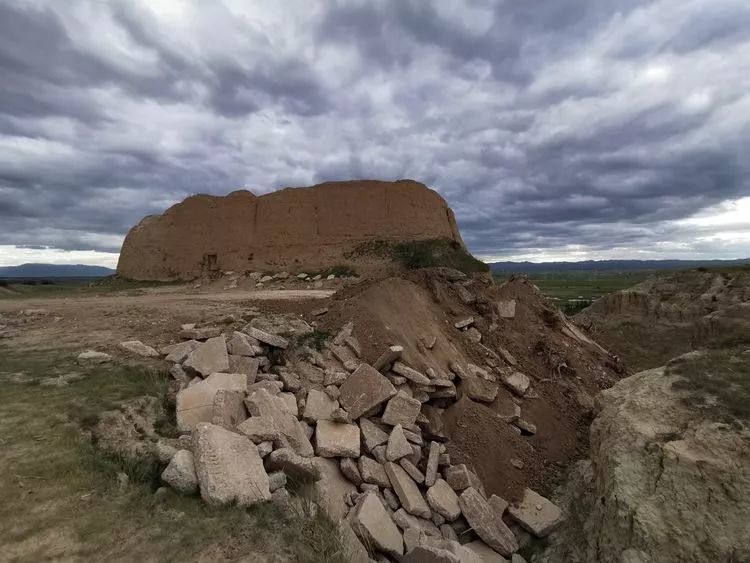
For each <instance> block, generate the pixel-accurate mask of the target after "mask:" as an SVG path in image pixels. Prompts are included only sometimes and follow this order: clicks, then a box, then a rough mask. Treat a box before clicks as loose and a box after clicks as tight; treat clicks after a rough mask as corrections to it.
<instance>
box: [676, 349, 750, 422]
mask: <svg viewBox="0 0 750 563" xmlns="http://www.w3.org/2000/svg"><path fill="white" fill-rule="evenodd" d="M746 351H747V347H746V346H740V347H737V348H732V349H715V350H706V351H704V352H703V353H701V354H700V355H695V356H688V357H686V358H682V359H678V360H676V361H673V362H671V363H669V364H668V365H667V369H666V374H667V375H678V376H680V378H681V379H679V380H677V381H675V382H674V383H673V384H672V387H673V388H674V389H679V390H681V391H687V395H686V396H685V398H684V400H685V402H686V403H688V404H690V405H691V406H692V407H694V408H697V409H700V410H702V411H704V412H705V413H707V414H708V415H711V416H715V417H717V418H718V419H720V420H723V421H725V422H741V423H745V424H746V423H747V422H748V421H750V353H747V352H746Z"/></svg>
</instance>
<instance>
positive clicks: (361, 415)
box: [123, 319, 562, 561]
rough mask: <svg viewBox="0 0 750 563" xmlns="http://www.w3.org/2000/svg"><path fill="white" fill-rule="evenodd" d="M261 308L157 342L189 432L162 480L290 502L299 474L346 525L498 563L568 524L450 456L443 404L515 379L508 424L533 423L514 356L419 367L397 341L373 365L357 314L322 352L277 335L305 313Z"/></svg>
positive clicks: (217, 498) (384, 543)
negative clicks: (286, 321) (242, 322)
mask: <svg viewBox="0 0 750 563" xmlns="http://www.w3.org/2000/svg"><path fill="white" fill-rule="evenodd" d="M258 320H259V319H254V320H253V321H251V322H250V323H249V324H247V325H246V326H245V327H243V328H242V329H241V330H239V331H234V330H230V331H225V332H222V329H221V328H218V327H211V326H203V327H196V326H193V325H184V326H183V327H182V330H181V332H180V337H181V341H180V342H178V343H175V344H172V345H169V346H166V347H164V348H162V349H160V350H159V351H158V353H161V354H162V355H164V356H165V359H166V360H167V361H169V362H171V363H172V364H173V365H172V367H171V368H170V374H171V375H172V377H173V378H174V379H175V381H176V382H177V386H178V387H179V390H178V391H177V394H176V411H175V417H176V424H177V427H178V428H179V430H180V431H181V432H182V433H183V435H182V436H180V438H178V439H177V440H176V441H175V444H174V445H170V446H164V444H162V445H161V446H158V447H160V448H161V451H162V452H164V451H165V450H166V451H168V452H169V455H163V454H162V459H163V460H164V461H165V462H168V465H167V467H166V469H165V470H164V472H163V473H162V476H161V478H162V481H163V482H164V483H165V484H166V485H168V486H170V487H172V488H173V489H174V490H176V491H179V492H181V493H187V494H190V493H198V492H199V493H200V496H201V497H202V499H203V500H204V501H205V502H207V503H211V504H230V503H231V504H238V505H241V506H250V505H253V504H255V503H258V502H265V501H272V502H277V503H281V504H282V505H284V504H285V503H289V502H291V497H290V494H289V492H288V490H287V485H288V484H289V483H295V484H298V485H301V486H302V490H304V491H307V492H309V493H310V496H311V498H314V499H316V501H317V503H318V504H319V505H320V507H321V508H322V509H323V510H324V511H325V512H326V513H327V514H328V516H329V517H330V518H331V519H332V520H333V521H335V522H341V527H342V528H347V531H353V532H354V535H352V534H346V533H342V537H348V538H349V541H350V542H352V541H354V540H353V539H352V538H354V537H357V538H359V541H360V542H361V544H362V546H367V547H368V548H369V549H370V551H371V553H372V554H373V555H374V554H375V552H377V553H378V554H380V555H381V556H388V557H392V558H395V557H401V556H403V557H404V558H403V560H404V561H424V560H433V559H435V558H439V557H443V558H444V559H435V560H446V561H502V560H504V559H503V558H504V557H510V556H511V555H512V554H514V553H515V552H516V551H517V550H518V549H519V541H521V542H524V541H525V540H526V538H527V537H528V536H527V535H528V534H529V533H530V534H533V535H536V536H538V537H543V536H546V535H547V534H549V533H550V532H551V531H552V530H554V529H555V527H556V526H557V525H558V524H560V522H561V521H562V514H561V512H560V511H559V510H558V509H557V507H555V506H554V505H553V504H552V503H551V502H550V501H548V500H547V499H545V498H543V497H541V496H540V495H539V494H537V493H536V492H534V491H533V490H531V489H527V490H525V491H524V493H523V498H522V499H520V500H518V501H514V500H511V501H510V502H509V501H506V500H505V499H503V498H501V497H499V496H497V495H494V494H489V495H488V494H487V493H486V492H485V488H484V486H483V484H482V482H481V480H480V478H479V477H478V476H477V474H476V473H475V472H474V471H473V469H472V468H471V467H469V466H467V465H466V464H462V463H453V462H452V461H451V457H450V455H449V454H448V452H447V449H446V442H447V441H448V437H447V436H446V435H445V433H444V432H443V431H442V430H441V424H440V417H439V416H436V413H439V412H441V411H442V410H443V409H445V408H447V407H449V406H450V405H452V404H454V403H456V402H457V401H458V400H459V399H460V400H464V401H478V402H492V401H493V400H494V399H495V397H496V396H497V395H498V392H499V390H500V389H505V391H504V392H508V393H511V394H512V395H513V397H514V400H513V401H510V402H511V404H512V405H513V406H512V408H510V411H511V413H510V414H509V416H507V417H505V419H504V423H506V424H507V425H508V426H509V427H512V428H513V429H515V431H516V433H517V434H519V435H521V434H529V433H532V432H533V431H534V428H533V426H534V425H533V424H532V423H530V422H528V421H525V420H524V418H523V416H522V409H521V404H522V402H523V397H524V396H525V395H526V394H529V393H531V392H532V384H531V381H530V379H529V378H528V377H527V376H526V375H524V374H523V373H522V372H520V371H519V370H518V369H517V366H511V365H507V364H505V363H503V364H500V363H497V364H496V367H495V368H489V366H488V367H482V366H478V365H475V364H472V363H469V362H467V363H463V362H459V361H456V362H453V363H452V364H451V365H450V367H449V369H447V370H445V371H443V372H438V371H437V370H435V369H432V368H429V369H427V370H425V371H424V372H422V371H420V370H419V369H416V368H415V367H414V366H412V365H409V364H408V363H406V361H405V358H404V354H403V352H404V347H403V346H401V345H397V344H393V345H390V346H386V347H384V348H383V350H382V351H381V353H380V354H379V355H378V357H377V358H376V359H375V361H372V362H371V363H366V362H365V361H363V359H362V346H361V344H360V342H359V341H358V339H357V338H356V337H355V336H354V328H355V327H354V324H353V323H352V322H346V323H344V325H343V326H342V327H340V329H339V331H338V332H337V333H336V334H335V336H334V337H333V338H332V339H331V340H330V341H328V342H327V343H325V344H324V345H323V346H321V349H320V350H316V349H314V348H311V347H308V346H305V345H299V342H298V339H297V338H295V337H292V338H287V337H284V336H281V335H280V333H285V334H289V333H290V332H291V333H295V331H296V332H297V333H301V334H305V333H308V332H309V331H310V330H312V328H311V327H306V326H304V325H305V324H306V323H304V322H303V321H296V322H297V324H298V325H300V326H296V327H293V328H290V327H280V326H277V325H276V326H275V328H276V329H277V330H275V331H271V330H270V329H269V328H268V326H269V325H262V323H261V322H256V321H258ZM271 325H273V323H271ZM261 326H266V329H264V328H260V327H261ZM285 330H286V332H285ZM454 330H457V331H458V330H463V331H468V330H471V323H466V324H463V326H462V327H461V328H460V329H458V328H456V329H454ZM428 344H429V343H428ZM433 344H434V343H433ZM123 349H126V350H129V351H131V352H134V353H138V354H141V355H144V356H151V355H152V350H153V349H152V348H149V347H147V346H145V345H143V344H141V343H137V344H136V343H134V342H128V343H125V344H124V345H123ZM348 528H350V529H351V530H348ZM362 546H359V545H358V546H357V549H356V550H355V551H357V552H360V553H364V549H363V547H362ZM425 557H428V558H430V557H431V558H433V559H425ZM517 558H518V556H517Z"/></svg>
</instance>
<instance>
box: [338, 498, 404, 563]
mask: <svg viewBox="0 0 750 563" xmlns="http://www.w3.org/2000/svg"><path fill="white" fill-rule="evenodd" d="M350 523H351V525H352V529H353V530H354V533H356V534H357V535H358V536H359V537H360V538H361V539H362V541H363V542H364V543H365V545H371V546H373V547H375V548H376V549H378V550H380V551H382V552H384V553H387V554H388V555H390V556H392V557H400V556H401V555H403V553H404V542H403V539H402V537H401V533H400V532H399V531H398V528H397V527H396V524H394V523H393V520H392V519H391V517H390V516H389V515H388V512H386V510H385V507H384V506H383V503H382V502H381V501H380V499H379V498H378V496H377V495H376V494H373V493H368V494H365V495H362V497H360V499H359V500H358V501H357V504H356V506H355V507H354V509H353V510H352V514H351V516H350Z"/></svg>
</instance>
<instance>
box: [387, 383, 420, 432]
mask: <svg viewBox="0 0 750 563" xmlns="http://www.w3.org/2000/svg"><path fill="white" fill-rule="evenodd" d="M421 408H422V403H420V402H419V401H417V400H416V399H412V398H411V397H409V396H408V395H407V394H406V393H404V392H401V391H399V392H398V393H396V395H394V396H393V397H391V399H390V400H389V401H388V404H387V405H386V406H385V411H384V412H383V416H382V417H381V420H382V421H383V422H384V423H385V424H389V425H391V426H396V425H397V424H401V425H402V426H412V425H413V424H414V422H415V421H416V419H417V415H419V410H420V409H421Z"/></svg>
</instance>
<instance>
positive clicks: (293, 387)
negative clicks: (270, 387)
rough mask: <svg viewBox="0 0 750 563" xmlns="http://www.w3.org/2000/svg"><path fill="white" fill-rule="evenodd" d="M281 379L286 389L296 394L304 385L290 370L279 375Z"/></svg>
mask: <svg viewBox="0 0 750 563" xmlns="http://www.w3.org/2000/svg"><path fill="white" fill-rule="evenodd" d="M279 379H281V382H282V383H283V384H284V389H286V390H287V391H289V392H291V393H296V392H297V391H299V390H300V389H301V388H302V383H301V382H300V379H299V377H297V375H296V374H294V373H292V372H291V371H289V370H283V371H281V373H279Z"/></svg>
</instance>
